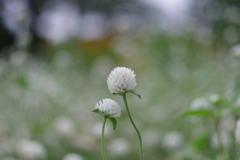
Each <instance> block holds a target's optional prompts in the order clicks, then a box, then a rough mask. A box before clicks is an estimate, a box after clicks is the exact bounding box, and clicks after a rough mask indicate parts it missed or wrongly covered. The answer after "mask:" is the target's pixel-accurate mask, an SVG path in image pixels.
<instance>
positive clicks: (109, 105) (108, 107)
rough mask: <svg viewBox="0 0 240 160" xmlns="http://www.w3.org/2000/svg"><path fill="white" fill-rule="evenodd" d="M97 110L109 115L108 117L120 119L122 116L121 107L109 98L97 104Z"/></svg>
mask: <svg viewBox="0 0 240 160" xmlns="http://www.w3.org/2000/svg"><path fill="white" fill-rule="evenodd" d="M95 109H99V110H100V111H101V112H103V113H105V114H108V117H120V115H121V107H120V105H119V104H118V103H117V102H116V101H114V100H112V99H109V98H105V99H103V100H100V101H99V102H98V103H97V104H96V106H95Z"/></svg>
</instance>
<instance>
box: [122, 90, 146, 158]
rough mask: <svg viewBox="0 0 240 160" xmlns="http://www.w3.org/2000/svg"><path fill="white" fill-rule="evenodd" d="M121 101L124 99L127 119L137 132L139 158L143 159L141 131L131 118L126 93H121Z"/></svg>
mask: <svg viewBox="0 0 240 160" xmlns="http://www.w3.org/2000/svg"><path fill="white" fill-rule="evenodd" d="M123 101H124V103H125V106H126V109H127V113H128V117H129V119H130V121H131V123H132V125H133V127H134V129H135V130H136V132H137V135H138V139H139V144H140V160H143V159H144V158H143V145H142V137H141V133H140V131H139V130H138V128H137V126H136V125H135V123H134V121H133V118H132V115H131V111H130V110H129V107H128V103H127V97H126V93H123Z"/></svg>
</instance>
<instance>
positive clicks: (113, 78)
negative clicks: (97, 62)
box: [107, 67, 137, 93]
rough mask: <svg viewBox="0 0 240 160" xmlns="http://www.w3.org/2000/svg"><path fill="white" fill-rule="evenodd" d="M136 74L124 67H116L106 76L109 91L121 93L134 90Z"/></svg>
mask: <svg viewBox="0 0 240 160" xmlns="http://www.w3.org/2000/svg"><path fill="white" fill-rule="evenodd" d="M135 77H136V74H134V72H133V71H132V70H131V69H129V68H126V67H117V68H114V70H112V71H111V73H110V74H109V76H108V79H107V84H108V89H109V90H110V92H111V93H123V92H126V91H129V90H134V88H135V87H136V85H137V83H136V78H135Z"/></svg>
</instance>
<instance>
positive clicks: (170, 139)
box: [163, 131, 183, 149]
mask: <svg viewBox="0 0 240 160" xmlns="http://www.w3.org/2000/svg"><path fill="white" fill-rule="evenodd" d="M182 145H183V136H182V134H181V133H179V132H176V131H171V132H168V133H167V134H165V135H164V137H163V146H164V147H165V148H167V149H176V148H179V147H181V146H182Z"/></svg>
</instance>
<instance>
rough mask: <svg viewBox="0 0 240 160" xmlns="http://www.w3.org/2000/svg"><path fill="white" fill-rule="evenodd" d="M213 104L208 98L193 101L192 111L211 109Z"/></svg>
mask: <svg viewBox="0 0 240 160" xmlns="http://www.w3.org/2000/svg"><path fill="white" fill-rule="evenodd" d="M210 106H211V104H210V103H209V101H208V100H207V99H206V98H203V97H199V98H196V99H194V100H193V102H192V103H191V109H192V110H198V109H209V108H210Z"/></svg>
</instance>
